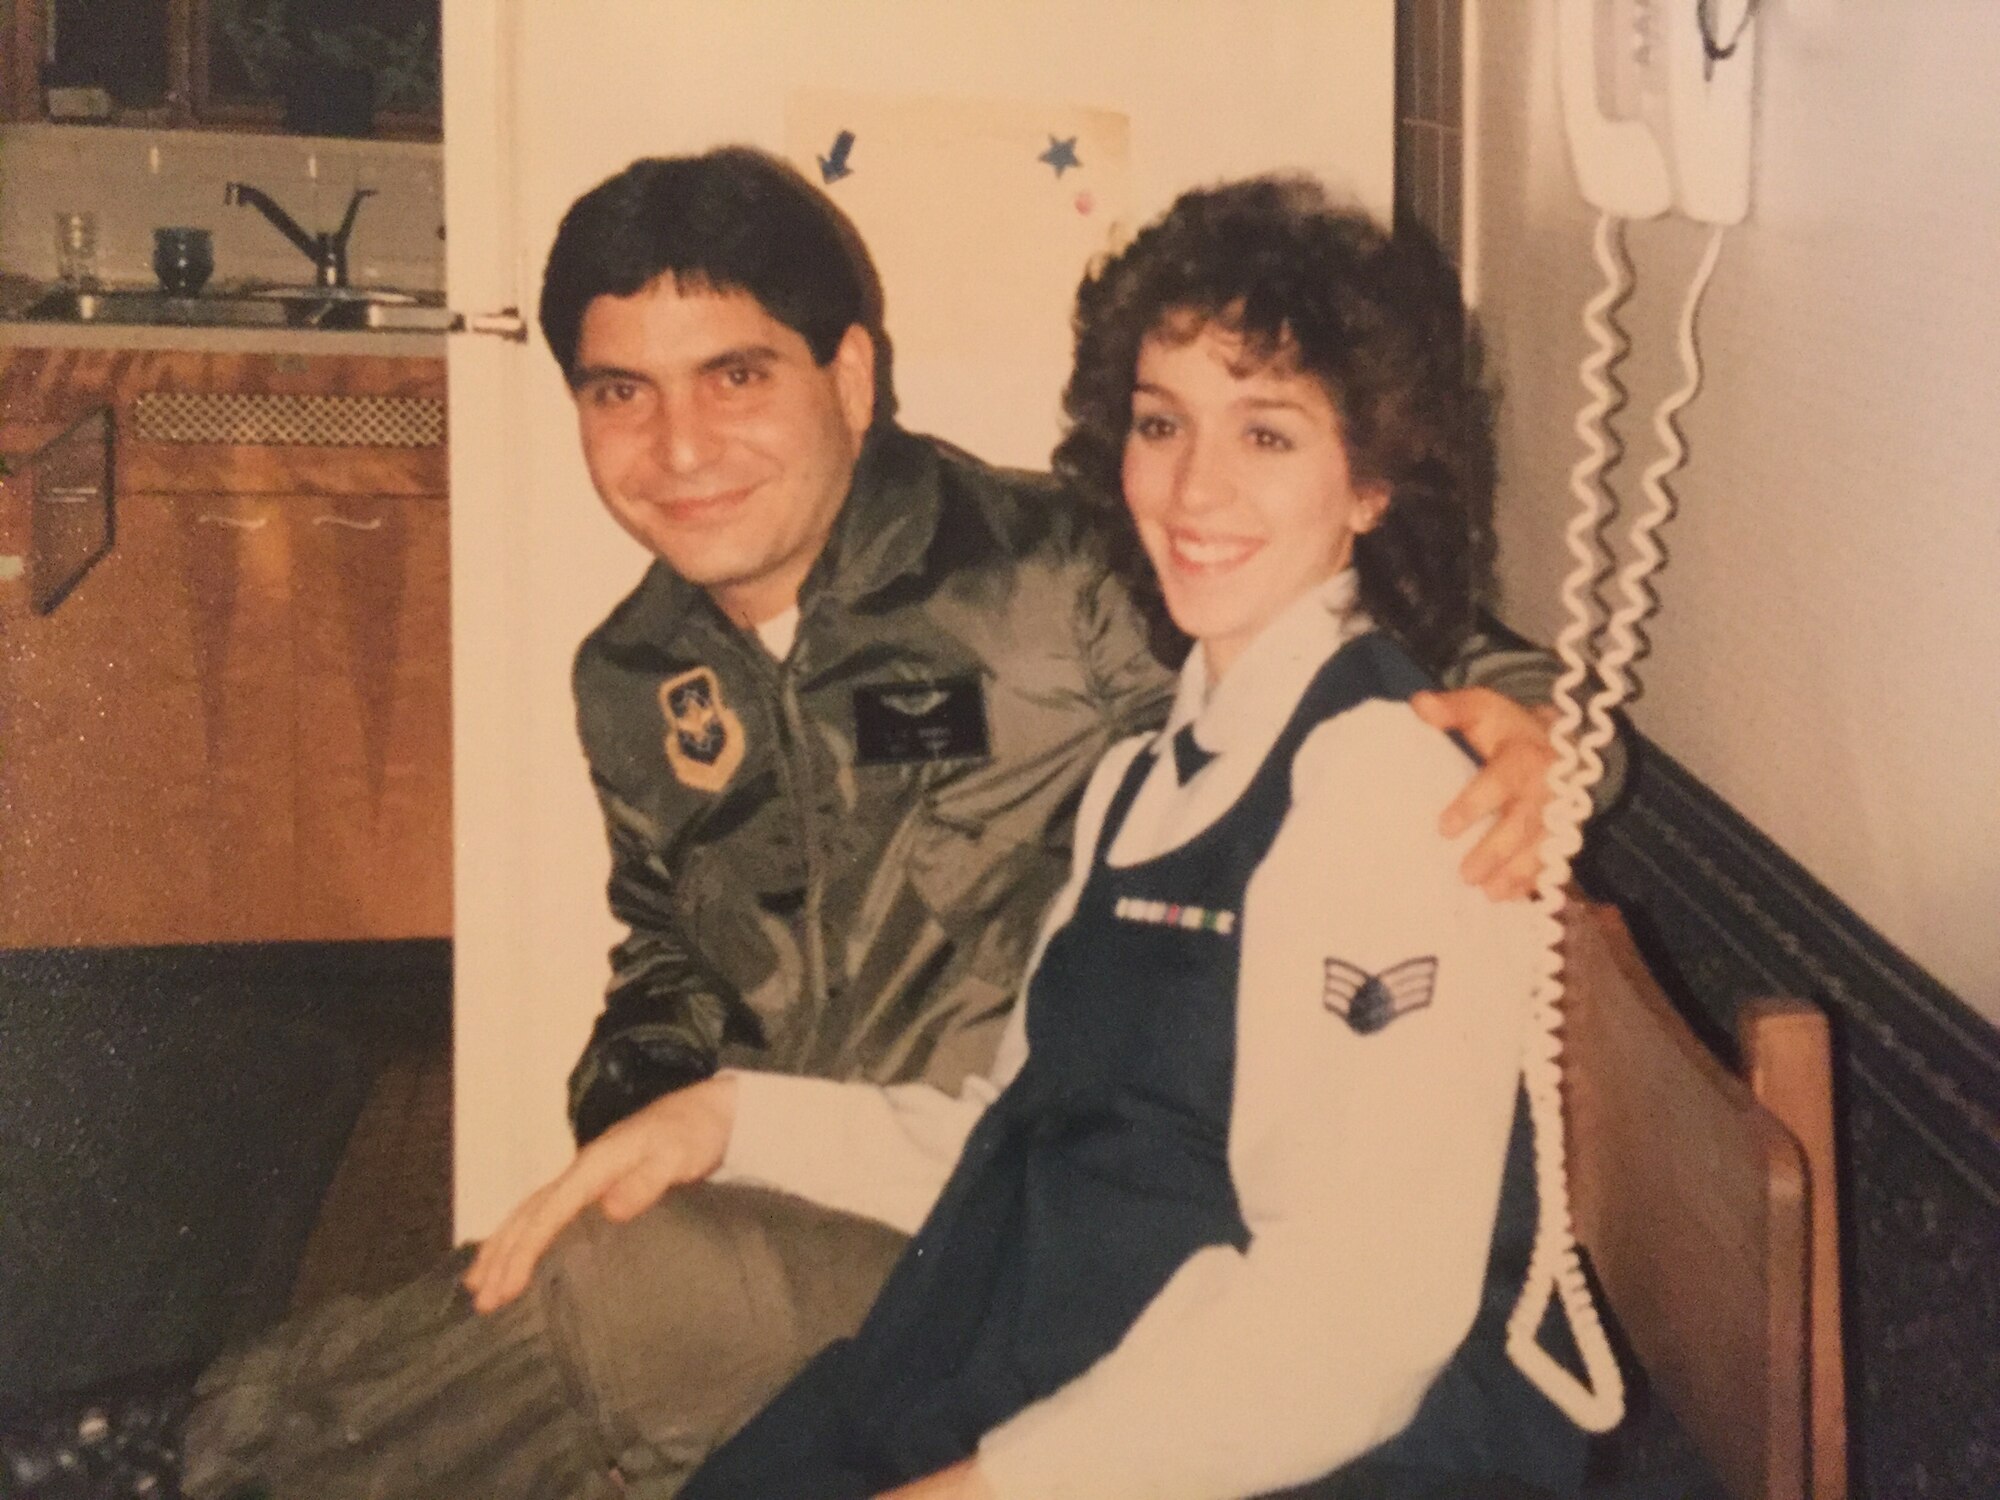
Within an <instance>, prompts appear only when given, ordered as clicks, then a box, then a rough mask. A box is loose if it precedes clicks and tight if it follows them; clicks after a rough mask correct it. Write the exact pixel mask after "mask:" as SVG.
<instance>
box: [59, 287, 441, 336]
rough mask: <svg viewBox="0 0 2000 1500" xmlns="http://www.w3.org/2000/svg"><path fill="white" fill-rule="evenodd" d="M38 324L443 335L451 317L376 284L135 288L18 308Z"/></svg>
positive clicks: (436, 299) (431, 301) (433, 300)
mask: <svg viewBox="0 0 2000 1500" xmlns="http://www.w3.org/2000/svg"><path fill="white" fill-rule="evenodd" d="M20 316H21V317H22V318H24V319H28V320H30V321H36V322H56V323H114V324H143V325H157V326H166V327H180V328H324V329H396V330H407V331H413V332H422V331H425V330H429V331H432V332H437V331H442V330H443V329H445V328H447V327H448V326H450V322H451V314H450V312H449V311H447V309H446V308H445V306H444V299H443V298H442V297H441V296H437V295H435V294H422V293H416V292H398V291H390V290H387V289H385V288H380V287H346V286H331V287H328V286H250V287H241V288H236V289H233V290H229V291H222V292H208V293H204V294H203V295H201V296H198V297H170V296H168V295H167V294H166V293H165V292H158V291H140V290H108V291H83V290H78V289H76V288H72V287H62V288H58V289H57V290H55V291H52V292H46V293H44V294H43V295H42V296H41V297H39V298H37V299H36V300H35V301H33V302H31V303H29V304H28V306H27V307H25V308H24V309H22V311H21V313H20Z"/></svg>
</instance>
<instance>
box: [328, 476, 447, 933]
mask: <svg viewBox="0 0 2000 1500" xmlns="http://www.w3.org/2000/svg"><path fill="white" fill-rule="evenodd" d="M290 518H291V524H292V528H293V551H294V555H295V557H296V559H297V567H296V570H295V573H294V594H293V602H294V609H295V621H296V630H297V639H298V676H297V689H298V746H297V751H298V838H299V860H300V870H301V880H300V891H299V900H300V919H301V923H302V927H303V930H304V931H305V933H306V935H308V936H311V937H326V938H333V937H347V938H354V937H369V938H401V937H441V936H446V935H448V934H449V933H450V931H451V679H450V672H451V656H450V596H449V568H450V555H449V553H450V548H449V531H448V529H447V522H446V509H445V507H444V506H443V505H442V504H440V503H438V502H434V501H422V500H401V499H340V500H321V499H316V500H311V501H307V500H299V501H295V502H294V503H293V505H292V507H291V510H290Z"/></svg>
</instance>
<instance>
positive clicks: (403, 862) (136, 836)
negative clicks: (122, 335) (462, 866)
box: [0, 351, 451, 947]
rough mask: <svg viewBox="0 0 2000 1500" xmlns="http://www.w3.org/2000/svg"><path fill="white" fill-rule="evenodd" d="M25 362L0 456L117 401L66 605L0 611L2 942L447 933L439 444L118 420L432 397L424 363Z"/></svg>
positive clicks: (10, 375)
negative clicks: (165, 412) (146, 409)
mask: <svg viewBox="0 0 2000 1500" xmlns="http://www.w3.org/2000/svg"><path fill="white" fill-rule="evenodd" d="M38 353H40V351H20V352H16V353H13V354H9V355H7V356H6V357H5V360H4V363H0V449H4V450H6V451H20V449H21V447H22V446H23V445H22V444H21V443H20V441H19V436H20V435H21V434H26V433H39V432H42V431H45V430H47V431H52V430H55V429H56V428H57V427H59V425H60V423H61V422H62V421H63V420H64V419H65V418H67V417H68V416H69V415H70V414H71V413H72V412H73V411H74V410H76V409H81V408H82V407H83V406H86V405H88V404H89V402H90V401H91V400H92V399H105V398H108V399H109V400H110V403H111V404H112V405H113V407H114V409H115V410H116V411H117V412H118V420H119V448H118V476H119V481H120V483H119V490H118V494H117V499H116V513H115V527H114V532H115V539H114V544H113V546H112V548H111V551H110V553H109V554H108V555H107V556H106V557H105V558H104V559H103V560H102V561H101V562H99V563H98V564H97V566H96V567H95V568H94V569H93V570H92V571H91V572H90V573H89V574H88V575H86V577H85V578H84V580H83V582H82V583H81V584H80V585H79V586H78V587H77V588H76V589H75V590H74V592H73V593H72V594H71V595H70V596H69V598H67V599H66V600H64V601H63V603H62V604H60V605H59V606H58V607H57V608H56V609H55V610H54V611H53V612H52V613H50V614H48V615H46V616H36V615H34V614H33V613H32V612H30V611H29V610H27V609H26V608H25V607H24V605H23V603H22V601H21V600H20V599H19V598H18V597H17V593H18V591H16V593H14V594H10V593H7V592H5V591H4V590H0V694H4V696H3V697H0V716H4V717H0V946H5V947H43V946H64V947H68V946H90V945H102V944H154V943H197V942H256V941H279V940H289V939H315V940H334V939H363V938H401V937H425V936H444V935H448V933H449V931H450V905H451V838H450V829H451V786H450V781H451V774H450V765H451V754H450V678H449V672H450V667H449V661H450V634H449V559H448V554H449V530H448V522H447V509H446V504H445V500H444V498H443V489H444V484H443V476H444V453H443V450H442V445H441V444H439V445H436V446H434V447H432V448H430V449H428V450H426V449H415V450H412V449H408V448H402V449H394V448H391V449H381V448H373V447H367V446H357V447H351V448H349V447H326V446H315V445H309V444H208V443H194V444H183V443H167V442H143V441H138V440H136V439H134V438H133V437H132V436H131V435H130V429H131V426H132V424H131V423H130V421H129V420H128V418H129V413H130V410H131V403H132V401H133V399H134V398H135V397H136V396H137V395H140V394H144V393H145V392H146V391H149V390H160V389H182V390H202V389H207V390H218V389H220V390H223V391H234V392H242V391H244V390H246V389H247V390H249V391H250V392H252V393H260V392H270V391H272V390H273V389H274V388H275V390H276V391H277V393H279V394H284V393H286V392H287V390H290V391H293V392H295V393H304V394H350V393H357V392H358V393H360V394H383V393H395V392H407V391H411V390H415V391H418V392H427V393H433V394H435V396H436V397H437V398H438V399H441V398H442V387H443V371H442V367H441V362H437V361H411V360H372V359H340V360H327V361H320V360H306V361H290V362H284V361H279V360H276V359H272V358H269V357H266V358H264V359H262V360H261V362H260V361H259V360H257V359H254V358H251V357H247V356H227V357H218V356H205V355H180V354H173V355H159V354H149V355H119V354H112V355H106V354H102V353H97V352H95V351H86V353H89V354H90V355H91V358H90V359H88V360H84V359H79V358H78V357H77V353H76V352H72V351H66V352H65V353H64V354H63V355H61V356H59V357H58V358H57V360H56V361H54V362H53V363H59V364H61V365H63V366H65V367H66V368H64V369H63V370H62V372H61V374H60V376H57V375H56V374H55V373H53V371H52V368H51V362H46V361H37V360H36V359H34V358H33V356H34V355H36V354H38ZM409 366H417V367H418V369H416V370H414V371H413V370H411V369H410V368H408V367H409ZM300 387H305V388H306V389H305V390H304V391H303V392H300V391H299V388H300ZM314 387H317V389H316V390H315V389H313V388H314ZM10 433H11V434H14V436H9V434H10ZM370 486H373V488H370ZM17 503H18V497H17V496H9V495H7V494H5V493H4V492H0V510H4V508H5V507H7V506H8V505H10V504H17ZM4 535H5V531H4V527H0V537H4Z"/></svg>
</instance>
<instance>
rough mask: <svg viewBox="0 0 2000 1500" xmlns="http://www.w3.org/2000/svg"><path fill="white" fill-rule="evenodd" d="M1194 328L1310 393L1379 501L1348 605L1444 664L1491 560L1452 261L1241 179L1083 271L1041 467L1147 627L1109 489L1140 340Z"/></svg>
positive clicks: (1194, 199)
mask: <svg viewBox="0 0 2000 1500" xmlns="http://www.w3.org/2000/svg"><path fill="white" fill-rule="evenodd" d="M1209 324H1217V325H1220V326H1222V327H1224V328H1227V329H1228V330H1229V331H1230V332H1232V333H1234V334H1236V335H1238V336H1239V337H1240V338H1242V340H1243V341H1244V345H1245V348H1246V350H1247V352H1248V353H1249V355H1250V357H1252V358H1253V359H1260V360H1274V361H1277V362H1279V363H1280V365H1281V367H1284V368H1291V369H1297V370H1300V371H1302V372H1304V373H1307V374H1310V375H1312V376H1314V377H1315V378H1316V379H1318V381H1319V382H1320V384H1321V386H1322V387H1323V388H1324V389H1325V391H1326V393H1327V395H1328V397H1329V398H1330V399H1331V400H1332V402H1333V408H1334V410H1335V412H1337V413H1338V414H1339V418H1340V424H1341V437H1342V439H1343V441H1344V443H1345V446H1346V450H1347V461H1348V467H1349V470H1350V472H1351V474H1352V476H1353V479H1354V483H1355V484H1356V486H1357V487H1361V486H1365V485H1380V486H1382V487H1384V488H1385V489H1386V490H1387V491H1388V495H1389V503H1388V508H1387V510H1386V511H1385V512H1384V514H1383V516H1382V519H1381V521H1380V522H1379V523H1378V524H1377V525H1376V526H1375V528H1374V529H1373V530H1372V531H1369V532H1367V533H1365V534H1363V535H1360V536H1357V537H1356V538H1355V543H1354V564H1355V571H1356V573H1357V575H1358V577H1359V581H1360V598H1361V604H1362V607H1363V608H1365V609H1366V610H1367V611H1368V612H1369V613H1370V614H1371V615H1372V616H1374V618H1375V620H1376V622H1377V623H1378V624H1380V625H1382V626H1384V627H1386V628H1387V629H1388V630H1390V631H1392V632H1393V633H1394V634H1395V635H1396V636H1397V638H1398V639H1400V640H1401V641H1402V643H1403V644H1404V646H1405V647H1406V648H1407V649H1408V650H1409V651H1410V653H1411V654H1412V655H1413V656H1414V657H1415V658H1416V659H1417V660H1418V661H1419V662H1421V663H1422V664H1423V665H1424V666H1426V667H1428V668H1430V669H1431V670H1432V671H1436V670H1439V669H1441V668H1442V667H1444V666H1445V665H1446V664H1447V663H1448V662H1450V661H1451V659H1452V658H1453V656H1454V655H1455V654H1456V652H1457V650H1458V648H1459V646H1460V645H1461V644H1462V642H1463V640H1464V638H1465V636H1466V634H1467V632H1468V631H1469V630H1470V629H1471V627H1472V623H1473V617H1474V614H1475V612H1476V610H1477V609H1478V607H1479V606H1480V604H1482V603H1483V602H1484V600H1485V597H1486V592H1487V588H1488V584H1489V580H1490V574H1491V568H1492V561H1493V524H1492V510H1493V487H1494V456H1493V402H1492V399H1491V397H1490V396H1489V394H1488V392H1487V391H1486V389H1485V388H1484V386H1483V385H1482V384H1481V381H1480V373H1479V371H1480V366H1479V351H1478V347H1477V344H1476V342H1475V341H1474V340H1473V339H1472V337H1471V336H1470V331H1469V329H1468V326H1467V320H1466V316H1465V308H1464V304H1463V302H1462V301H1461V300H1460V296H1459V289H1458V277H1457V274H1456V273H1455V272H1454V271H1453V269H1452V267H1451V264H1450V262H1449V261H1448V260H1446V259H1445V257H1444V255H1443V254H1442V253H1441V252H1440V251H1439V250H1438V248H1437V246H1436V245H1435V243H1434V242H1432V241H1431V240H1430V239H1429V238H1428V237H1427V236H1425V235H1423V234H1422V233H1421V232H1418V231H1413V232H1409V233H1405V232H1402V231H1398V232H1397V233H1396V234H1395V235H1394V236H1393V237H1392V236H1391V235H1390V234H1388V233H1387V232H1385V231H1384V230H1383V229H1382V228H1381V227H1380V226H1379V225H1378V224H1376V223H1375V221H1374V220H1373V219H1371V218H1369V217H1368V216H1367V215H1366V214H1364V213H1361V212H1359V211H1358V210H1354V209H1348V208H1341V207H1337V206H1336V205H1334V204H1333V203H1332V202H1330V201H1329V199H1328V198H1327V196H1326V193H1325V191H1324V190H1323V189H1322V188H1321V187H1320V186H1319V184H1318V183H1316V182H1314V181H1312V180H1311V179H1310V178H1305V177H1257V178H1251V179H1248V180H1245V181H1241V182H1232V183H1227V184H1224V185H1222V186H1219V187H1213V188H1203V189H1198V190H1195V191H1192V192H1188V193H1184V194H1182V195H1181V197H1180V198H1179V199H1178V200H1176V201H1175V203H1174V205H1173V207H1172V208H1170V209H1169V210H1168V211H1167V213H1166V214H1165V215H1164V216H1163V217H1161V218H1160V219H1158V220H1156V221H1155V222H1154V223H1152V224H1150V225H1148V226H1147V227H1146V228H1145V229H1143V230H1141V231H1140V232H1139V234H1138V236H1137V237H1136V238H1135V239H1134V240H1133V241H1132V243H1131V244H1130V245H1129V246H1127V247H1126V248H1125V249H1124V250H1123V251H1121V252H1119V253H1118V254H1117V255H1115V256H1113V257H1111V258H1110V259H1109V260H1107V261H1106V262H1104V263H1103V264H1102V265H1100V266H1098V267H1097V268H1096V269H1095V270H1094V271H1093V272H1092V273H1091V274H1090V275H1089V276H1087V277H1085V279H1084V282H1083V284H1082V286H1080V287H1079V288H1078V289H1077V295H1076V317H1075V331H1076V362H1075V366H1074V368H1073V370H1072V372H1071V374H1070V379H1069V384H1068V386H1067V387H1066V388H1065V390H1064V392H1063V409H1064V412H1065V413H1066V415H1067V417H1068V422H1069V425H1068V430H1067V432H1066V433H1065V435H1064V437H1063V440H1062V442H1061V443H1060V444H1059V445H1058V446H1057V448H1056V450H1055V454H1054V458H1053V460H1052V462H1053V467H1054V468H1055V470H1056V472H1057V473H1058V474H1059V475H1061V476H1062V477H1063V478H1064V479H1065V480H1066V481H1068V482H1069V483H1070V484H1071V485H1072V486H1073V487H1074V488H1075V489H1076V491H1077V492H1078V494H1079V495H1080V496H1081V497H1082V498H1083V499H1085V500H1086V501H1087V502H1091V503H1095V504H1098V505H1102V506H1105V507H1107V508H1109V509H1110V510H1112V511H1114V512H1115V513H1116V516H1117V520H1116V521H1115V523H1114V525H1113V528H1112V529H1113V534H1114V536H1115V537H1117V538H1118V544H1117V549H1116V556H1115V558H1114V563H1115V565H1116V566H1118V567H1119V568H1120V569H1121V570H1122V571H1124V572H1125V573H1126V574H1127V577H1128V581H1129V582H1130V584H1131V586H1132V588H1133V591H1134V593H1135V595H1136V596H1137V597H1138V598H1139V599H1140V600H1141V602H1142V603H1143V604H1145V605H1146V606H1148V607H1149V608H1150V609H1152V610H1153V612H1154V616H1155V620H1156V622H1159V621H1163V620H1164V609H1163V608H1162V606H1161V601H1160V596H1159V585H1158V582H1157V580H1156V579H1155V578H1154V577H1153V573H1152V570H1151V568H1150V567H1148V566H1147V564H1146V561H1145V557H1144V554H1143V552H1142V551H1141V550H1140V548H1139V543H1138V536H1137V532H1136V530H1135V528H1134V527H1133V525H1132V522H1131V518H1130V515H1129V513H1127V511H1126V509H1125V506H1124V503H1123V500H1122V497H1121V493H1120V468H1121V465H1122V462H1123V458H1124V451H1125V440H1126V434H1127V431H1128V430H1129V428H1130V426H1131V421H1132V387H1133V383H1134V381H1135V379H1136V370H1137V365H1138V359H1139V346H1140V345H1141V343H1143V342H1144V341H1145V340H1146V339H1147V338H1148V337H1150V336H1153V335H1159V336H1162V337H1168V338H1192V337H1195V336H1197V335H1198V334H1199V332H1200V330H1201V328H1202V327H1204V326H1206V325H1209ZM1171 634H1172V633H1171V632H1170V633H1169V638H1171Z"/></svg>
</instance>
